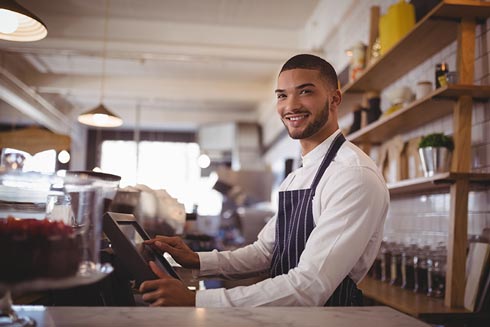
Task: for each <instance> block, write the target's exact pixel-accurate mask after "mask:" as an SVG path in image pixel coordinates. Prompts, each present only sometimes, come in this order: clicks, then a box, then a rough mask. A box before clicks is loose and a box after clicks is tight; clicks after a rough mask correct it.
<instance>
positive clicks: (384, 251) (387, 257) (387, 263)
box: [381, 243, 391, 282]
mask: <svg viewBox="0 0 490 327" xmlns="http://www.w3.org/2000/svg"><path fill="white" fill-rule="evenodd" d="M390 276H391V249H390V245H389V243H383V244H381V281H383V282H389V281H390V279H391V277H390Z"/></svg>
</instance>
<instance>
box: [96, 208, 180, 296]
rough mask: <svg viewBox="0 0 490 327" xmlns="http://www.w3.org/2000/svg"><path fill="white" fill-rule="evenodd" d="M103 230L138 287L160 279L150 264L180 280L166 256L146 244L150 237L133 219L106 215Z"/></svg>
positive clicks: (123, 215)
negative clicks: (151, 280)
mask: <svg viewBox="0 0 490 327" xmlns="http://www.w3.org/2000/svg"><path fill="white" fill-rule="evenodd" d="M103 228H104V233H105V234H106V235H107V237H108V238H109V240H110V241H111V246H112V249H113V250H114V252H115V254H116V255H117V257H118V258H119V259H120V260H121V262H122V263H123V265H124V267H125V268H126V270H127V271H128V272H129V273H130V274H131V276H132V277H133V278H134V280H135V281H136V286H137V287H139V285H140V284H141V283H142V282H144V281H145V280H150V279H158V276H156V275H155V273H153V271H152V270H151V268H150V266H149V265H148V263H149V261H154V262H155V263H156V264H157V266H158V267H159V268H160V269H161V270H162V271H164V272H166V273H167V274H168V275H170V276H172V277H174V278H177V279H180V278H179V276H178V275H177V273H176V272H175V270H174V269H173V268H172V266H171V265H170V264H169V263H168V261H167V260H166V259H165V258H164V257H163V255H161V254H159V253H158V252H157V251H156V250H155V249H153V248H152V247H150V246H148V245H146V244H143V241H145V240H149V239H150V237H149V236H148V234H147V233H146V232H145V230H144V229H143V228H142V227H141V226H140V224H138V222H137V221H136V218H135V217H134V216H133V215H130V214H123V213H115V212H107V213H106V214H105V215H104V219H103Z"/></svg>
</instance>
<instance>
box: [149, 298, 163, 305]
mask: <svg viewBox="0 0 490 327" xmlns="http://www.w3.org/2000/svg"><path fill="white" fill-rule="evenodd" d="M165 302H166V301H165V299H158V300H156V301H155V302H152V303H151V304H150V307H164V306H165V305H166V304H165Z"/></svg>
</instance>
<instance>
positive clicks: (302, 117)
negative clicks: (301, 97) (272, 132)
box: [284, 114, 308, 121]
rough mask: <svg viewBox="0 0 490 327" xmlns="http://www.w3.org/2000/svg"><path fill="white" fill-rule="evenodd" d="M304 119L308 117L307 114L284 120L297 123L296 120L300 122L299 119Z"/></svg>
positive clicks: (287, 117) (288, 117)
mask: <svg viewBox="0 0 490 327" xmlns="http://www.w3.org/2000/svg"><path fill="white" fill-rule="evenodd" d="M306 117H308V114H303V115H294V116H286V117H284V118H285V119H287V120H290V121H298V120H301V119H305V118H306Z"/></svg>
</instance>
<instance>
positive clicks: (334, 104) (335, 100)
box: [330, 89, 342, 109]
mask: <svg viewBox="0 0 490 327" xmlns="http://www.w3.org/2000/svg"><path fill="white" fill-rule="evenodd" d="M341 102H342V92H340V90H339V89H336V90H335V91H334V92H333V95H332V101H331V103H330V104H331V105H330V108H331V109H337V108H338V107H339V106H340V103H341Z"/></svg>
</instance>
